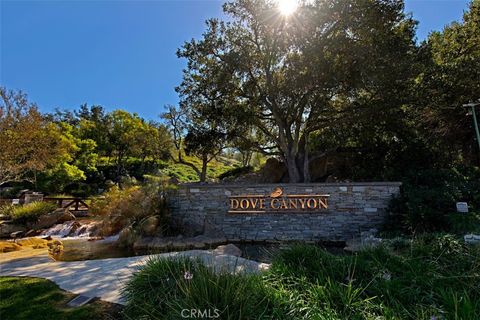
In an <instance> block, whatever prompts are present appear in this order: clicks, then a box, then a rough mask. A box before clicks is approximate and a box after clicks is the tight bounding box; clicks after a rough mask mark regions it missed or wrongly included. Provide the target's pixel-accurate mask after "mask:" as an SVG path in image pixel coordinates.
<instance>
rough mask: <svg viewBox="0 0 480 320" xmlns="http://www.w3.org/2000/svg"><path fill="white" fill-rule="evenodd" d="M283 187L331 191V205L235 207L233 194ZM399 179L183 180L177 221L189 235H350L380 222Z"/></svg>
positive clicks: (174, 200) (176, 197) (175, 203)
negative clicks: (311, 208) (232, 206)
mask: <svg viewBox="0 0 480 320" xmlns="http://www.w3.org/2000/svg"><path fill="white" fill-rule="evenodd" d="M278 187H280V188H281V189H282V190H283V193H284V194H285V195H289V194H292V195H294V194H304V195H309V194H328V195H329V197H328V209H324V210H317V211H308V212H307V211H301V210H299V211H297V212H263V213H229V212H228V211H229V197H230V196H240V195H265V196H266V197H268V196H269V195H270V193H271V192H272V191H273V190H274V189H275V188H278ZM399 188H400V183H398V182H371V183H314V184H258V185H242V184H238V185H222V184H213V185H201V184H186V185H181V186H180V187H179V189H178V190H176V191H175V192H174V193H173V194H172V195H171V196H170V204H171V212H172V221H173V223H174V224H175V226H176V227H177V228H178V229H180V230H182V231H183V233H184V234H186V235H198V234H205V235H210V236H221V237H225V238H227V240H229V241H276V240H289V241H291V240H306V241H319V240H348V239H350V238H353V237H356V236H358V235H360V233H361V232H362V231H365V230H369V229H371V228H379V227H381V225H382V224H383V223H384V222H385V219H386V217H387V214H388V213H387V210H386V209H387V207H388V204H389V201H390V199H391V198H392V196H394V195H396V194H398V192H399Z"/></svg>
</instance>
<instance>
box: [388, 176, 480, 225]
mask: <svg viewBox="0 0 480 320" xmlns="http://www.w3.org/2000/svg"><path fill="white" fill-rule="evenodd" d="M479 190H480V169H479V168H474V167H470V168H467V167H462V168H457V169H438V170H434V169H430V170H424V171H420V172H416V173H414V174H411V175H409V176H407V177H406V178H405V180H404V181H403V185H402V190H401V194H400V196H399V197H397V198H395V199H393V200H392V202H391V204H390V211H391V212H392V214H393V215H392V218H393V220H392V221H391V223H390V225H391V226H392V225H393V226H401V227H402V228H403V229H405V230H408V231H411V232H415V231H442V230H443V231H445V230H449V228H450V227H451V221H449V214H451V213H453V212H455V210H456V209H455V203H456V202H458V201H466V202H468V203H469V206H470V210H471V211H472V210H473V211H475V210H480V191H479Z"/></svg>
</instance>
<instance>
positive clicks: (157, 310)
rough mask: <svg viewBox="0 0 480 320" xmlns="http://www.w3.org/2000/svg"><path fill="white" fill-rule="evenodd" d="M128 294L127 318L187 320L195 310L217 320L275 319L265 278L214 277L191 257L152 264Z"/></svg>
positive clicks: (137, 277)
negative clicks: (264, 285)
mask: <svg viewBox="0 0 480 320" xmlns="http://www.w3.org/2000/svg"><path fill="white" fill-rule="evenodd" d="M123 294H124V296H125V297H126V299H127V301H128V302H127V305H126V308H125V315H126V318H127V319H182V311H183V312H184V314H187V313H190V312H191V310H198V311H195V312H207V314H209V315H210V316H215V315H218V317H217V318H218V319H271V317H268V316H267V314H268V313H269V302H268V299H267V297H266V294H265V292H264V288H263V286H262V282H261V279H260V276H258V275H245V274H237V275H232V274H228V273H215V272H214V271H212V270H211V269H210V268H208V267H206V266H204V265H203V264H202V263H201V262H199V261H196V260H191V259H187V258H182V259H161V258H154V259H151V260H150V261H148V262H147V263H146V265H145V267H144V268H143V269H142V270H141V271H140V272H138V273H137V274H135V275H134V276H133V277H132V279H131V280H130V282H129V283H128V284H127V286H126V287H125V289H124V291H123ZM186 312H187V313H186Z"/></svg>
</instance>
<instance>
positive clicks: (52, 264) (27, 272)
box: [0, 250, 269, 304]
mask: <svg viewBox="0 0 480 320" xmlns="http://www.w3.org/2000/svg"><path fill="white" fill-rule="evenodd" d="M152 257H165V258H172V257H192V258H199V259H200V260H202V261H203V262H204V263H205V264H206V265H208V266H211V267H212V266H213V267H214V268H215V270H217V271H220V270H222V271H227V272H232V273H238V272H260V271H261V270H265V269H267V268H268V266H269V265H268V264H263V263H258V262H256V261H252V260H247V259H243V258H239V257H235V256H230V255H215V254H213V253H212V252H211V251H206V250H190V251H183V252H170V253H163V254H157V255H150V256H136V257H127V258H112V259H99V260H87V261H73V262H61V261H54V260H53V259H52V258H50V257H49V256H48V254H42V255H38V256H34V257H29V258H22V259H15V260H11V261H5V260H3V261H2V263H1V265H0V276H23V277H39V278H45V279H48V280H51V281H53V282H55V283H56V284H57V285H58V286H59V287H60V288H62V289H64V290H67V291H70V292H73V293H75V294H82V295H85V296H88V297H98V298H100V299H102V300H105V301H109V302H114V303H119V304H124V303H125V301H124V300H123V298H122V296H121V289H122V288H123V286H124V285H125V284H126V283H127V281H128V279H129V278H130V276H131V275H132V273H133V272H135V271H138V270H139V269H140V268H141V267H142V265H144V264H145V262H146V261H148V259H150V258H152Z"/></svg>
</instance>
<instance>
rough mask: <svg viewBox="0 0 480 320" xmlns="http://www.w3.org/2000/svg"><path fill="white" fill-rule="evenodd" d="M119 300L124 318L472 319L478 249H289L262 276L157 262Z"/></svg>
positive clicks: (478, 281)
mask: <svg viewBox="0 0 480 320" xmlns="http://www.w3.org/2000/svg"><path fill="white" fill-rule="evenodd" d="M185 273H187V274H191V275H193V277H192V278H189V277H187V278H185V277H184V275H185ZM125 296H126V297H127V301H128V304H127V308H126V314H127V315H128V317H129V319H137V318H141V317H145V318H148V319H181V314H180V313H181V311H182V310H183V309H201V310H204V309H209V308H210V309H211V308H213V309H215V308H218V309H219V310H220V311H221V314H220V317H218V319H325V320H327V319H329V320H334V319H338V320H344V319H412V320H413V319H415V320H417V319H425V320H431V319H459V320H460V319H462V320H478V319H480V246H477V247H467V246H465V245H464V244H463V243H462V242H461V241H460V240H459V239H457V238H455V237H454V236H452V235H449V234H437V235H432V234H430V235H425V236H421V237H418V238H416V239H414V240H413V241H409V242H408V243H406V244H405V245H404V246H401V247H400V248H399V249H392V248H391V247H390V246H389V245H388V243H387V244H386V245H384V246H381V247H378V248H370V249H366V250H363V251H360V252H358V253H355V254H351V255H346V254H345V255H333V254H331V253H329V252H327V251H326V250H324V249H322V248H320V247H316V246H310V245H294V246H291V247H289V248H287V249H284V250H281V251H279V252H278V253H277V254H276V256H275V258H274V260H273V262H272V265H271V267H270V269H269V270H268V271H267V272H265V273H263V274H261V275H229V274H215V273H213V272H212V271H210V270H209V269H208V268H206V267H204V266H203V265H202V264H200V263H199V262H196V261H191V260H159V259H156V260H151V261H150V262H149V263H147V265H146V266H145V268H144V269H143V270H142V271H140V272H139V273H137V274H136V275H135V276H134V277H133V278H132V280H131V281H130V283H129V284H128V286H127V287H126V289H125ZM213 309H212V310H213Z"/></svg>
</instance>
